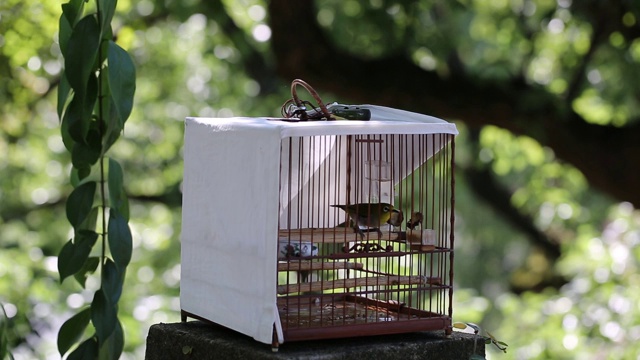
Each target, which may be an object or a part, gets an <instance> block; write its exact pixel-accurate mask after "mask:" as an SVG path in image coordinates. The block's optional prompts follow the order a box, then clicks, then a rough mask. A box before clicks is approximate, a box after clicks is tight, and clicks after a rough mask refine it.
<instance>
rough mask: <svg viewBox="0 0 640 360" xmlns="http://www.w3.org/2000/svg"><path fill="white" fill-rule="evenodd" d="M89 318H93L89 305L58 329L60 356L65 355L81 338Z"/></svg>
mask: <svg viewBox="0 0 640 360" xmlns="http://www.w3.org/2000/svg"><path fill="white" fill-rule="evenodd" d="M89 320H91V308H90V307H87V308H85V309H84V310H82V311H80V312H79V313H77V314H75V315H74V316H72V317H71V318H69V319H68V320H67V321H65V322H64V324H62V326H61V327H60V331H58V352H60V356H64V354H66V353H67V351H69V349H70V348H71V346H73V344H75V343H76V342H78V340H80V338H81V337H82V334H84V330H85V329H86V328H87V325H89Z"/></svg>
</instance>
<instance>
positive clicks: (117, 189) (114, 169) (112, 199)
mask: <svg viewBox="0 0 640 360" xmlns="http://www.w3.org/2000/svg"><path fill="white" fill-rule="evenodd" d="M123 182H124V180H123V175H122V167H121V166H120V164H119V163H118V162H117V161H116V160H114V159H111V158H109V182H108V184H109V205H110V206H111V207H112V208H115V209H117V210H118V211H120V199H121V197H122V193H123V191H122V190H123V189H122V184H123Z"/></svg>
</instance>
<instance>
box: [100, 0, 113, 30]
mask: <svg viewBox="0 0 640 360" xmlns="http://www.w3.org/2000/svg"><path fill="white" fill-rule="evenodd" d="M116 4H117V1H116V0H98V6H99V8H100V24H102V29H101V31H102V32H103V33H106V32H107V30H108V29H107V27H108V26H110V24H111V19H113V14H114V13H115V12H116ZM109 33H110V31H109Z"/></svg>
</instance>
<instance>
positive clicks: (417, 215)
mask: <svg viewBox="0 0 640 360" xmlns="http://www.w3.org/2000/svg"><path fill="white" fill-rule="evenodd" d="M422 218H423V216H422V213H421V212H419V211H414V212H412V213H411V218H410V219H409V221H407V228H408V229H411V230H414V229H415V228H416V226H418V224H420V225H422Z"/></svg>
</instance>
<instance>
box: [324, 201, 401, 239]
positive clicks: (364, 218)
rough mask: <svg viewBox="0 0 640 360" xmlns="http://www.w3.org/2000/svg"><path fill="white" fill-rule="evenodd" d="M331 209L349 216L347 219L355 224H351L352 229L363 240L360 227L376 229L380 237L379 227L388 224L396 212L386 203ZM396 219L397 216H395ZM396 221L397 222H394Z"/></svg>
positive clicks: (339, 206)
mask: <svg viewBox="0 0 640 360" xmlns="http://www.w3.org/2000/svg"><path fill="white" fill-rule="evenodd" d="M331 206H332V207H337V208H340V209H342V210H344V212H346V213H347V215H349V217H350V218H351V219H352V220H353V222H354V223H355V224H353V225H354V226H353V229H354V230H355V231H356V232H357V233H358V234H360V237H361V238H362V239H364V233H363V232H362V229H360V226H364V227H368V228H372V229H376V230H377V232H378V235H380V236H382V231H380V226H382V225H384V224H385V223H389V221H390V220H391V215H392V213H394V211H398V212H399V210H396V209H395V208H394V207H393V205H391V204H388V203H361V204H351V205H331ZM396 219H397V215H396ZM396 221H397V220H396Z"/></svg>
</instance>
